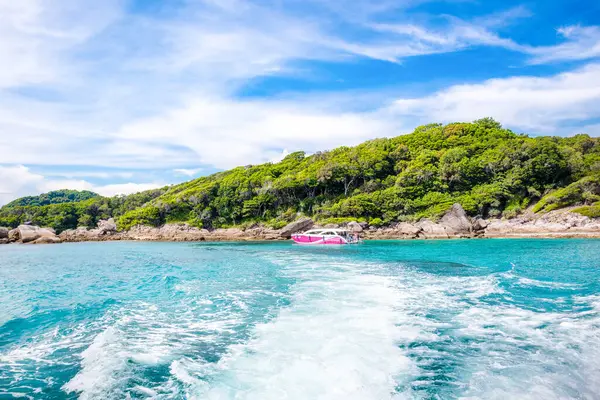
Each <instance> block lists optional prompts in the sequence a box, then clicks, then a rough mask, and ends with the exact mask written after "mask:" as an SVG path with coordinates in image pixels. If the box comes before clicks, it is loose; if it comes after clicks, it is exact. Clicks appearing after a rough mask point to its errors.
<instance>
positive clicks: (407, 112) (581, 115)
mask: <svg viewBox="0 0 600 400" xmlns="http://www.w3.org/2000/svg"><path fill="white" fill-rule="evenodd" d="M598 104H600V64H589V65H587V66H585V67H583V68H579V69H576V70H574V71H572V72H565V73H561V74H557V75H554V76H550V77H544V78H538V77H531V76H523V77H511V78H505V79H491V80H488V81H485V82H483V83H478V84H471V85H456V86H452V87H450V88H447V89H445V90H441V91H439V92H437V93H434V94H432V95H430V96H426V97H422V98H415V99H398V100H396V101H395V102H394V104H393V105H392V106H391V107H390V109H389V110H390V112H393V113H394V114H395V115H397V116H398V117H403V116H404V117H418V118H419V119H420V120H421V122H423V121H425V120H426V121H445V122H450V121H471V120H474V119H477V118H481V117H487V116H492V117H494V118H496V119H497V120H499V121H501V122H502V123H503V124H505V125H507V126H510V127H513V128H517V129H525V130H535V131H545V132H550V133H558V132H561V131H563V129H562V128H561V127H562V126H568V125H569V124H570V123H576V122H577V121H585V120H588V119H594V118H599V117H600V109H599V108H598ZM571 130H572V129H571Z"/></svg>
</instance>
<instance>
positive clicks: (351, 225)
mask: <svg viewBox="0 0 600 400" xmlns="http://www.w3.org/2000/svg"><path fill="white" fill-rule="evenodd" d="M346 228H347V229H348V230H349V231H352V232H362V231H363V227H362V226H361V225H360V224H359V223H358V222H356V221H352V222H348V225H347V226H346Z"/></svg>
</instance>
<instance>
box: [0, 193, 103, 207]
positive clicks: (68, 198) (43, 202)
mask: <svg viewBox="0 0 600 400" xmlns="http://www.w3.org/2000/svg"><path fill="white" fill-rule="evenodd" d="M99 196H100V195H99V194H98V193H94V192H90V191H88V190H81V191H79V190H68V189H64V190H54V191H52V192H48V193H43V194H40V195H39V196H27V197H21V198H20V199H16V200H14V201H11V202H10V203H8V204H7V205H6V206H5V207H16V206H47V205H49V204H60V203H75V202H78V201H83V200H88V199H91V198H94V197H99Z"/></svg>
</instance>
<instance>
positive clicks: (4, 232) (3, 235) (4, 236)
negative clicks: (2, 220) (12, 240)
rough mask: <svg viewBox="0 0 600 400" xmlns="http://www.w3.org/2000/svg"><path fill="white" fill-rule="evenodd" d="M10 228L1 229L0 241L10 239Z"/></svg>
mask: <svg viewBox="0 0 600 400" xmlns="http://www.w3.org/2000/svg"><path fill="white" fill-rule="evenodd" d="M8 231H9V229H8V228H2V227H0V239H8Z"/></svg>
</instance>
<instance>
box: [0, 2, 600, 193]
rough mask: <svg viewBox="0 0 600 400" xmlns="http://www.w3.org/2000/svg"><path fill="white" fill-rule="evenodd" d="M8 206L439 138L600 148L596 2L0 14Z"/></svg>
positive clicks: (2, 154)
mask: <svg viewBox="0 0 600 400" xmlns="http://www.w3.org/2000/svg"><path fill="white" fill-rule="evenodd" d="M0 61H1V63H2V67H1V68H0V205H2V204H5V203H7V202H9V201H11V200H13V199H15V198H18V197H21V196H24V195H33V194H39V193H43V192H47V191H50V190H56V189H64V188H69V189H86V190H93V191H96V192H98V193H100V194H102V195H107V196H110V195H115V194H119V193H123V194H127V193H133V192H137V191H140V190H146V189H150V188H155V187H161V186H164V185H167V184H172V183H178V182H182V181H185V180H189V179H192V178H194V177H198V176H202V175H207V174H210V173H213V172H216V171H219V170H224V169H228V168H232V167H235V166H238V165H248V164H257V163H262V162H268V161H277V160H280V159H281V158H282V157H284V156H285V155H286V154H288V153H290V152H293V151H298V150H304V151H306V152H307V153H311V152H315V151H318V150H326V149H331V148H334V147H337V146H340V145H355V144H358V143H360V142H363V141H365V140H368V139H372V138H376V137H391V136H397V135H400V134H405V133H409V132H411V131H412V130H413V129H414V128H415V127H417V126H419V125H422V124H427V123H432V122H442V123H447V122H457V121H472V120H475V119H477V118H482V117H493V118H495V119H496V120H498V121H499V122H501V123H502V124H503V125H504V126H505V127H507V128H510V129H512V130H514V131H515V132H519V133H527V134H530V135H561V136H566V135H573V134H577V133H588V134H590V135H591V136H600V2H599V1H597V0H552V1H542V0H537V1H536V0H530V1H512V0H503V1H500V0H445V1H444V0H439V1H434V0H377V1H375V0H260V1H258V0H257V1H253V0H245V1H240V0H170V1H167V0H164V1H161V0H103V1H96V0H61V1H54V0H19V1H14V0H0Z"/></svg>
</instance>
